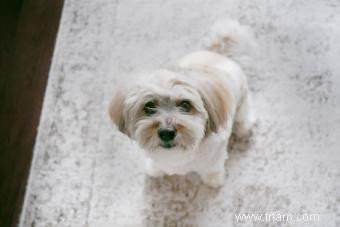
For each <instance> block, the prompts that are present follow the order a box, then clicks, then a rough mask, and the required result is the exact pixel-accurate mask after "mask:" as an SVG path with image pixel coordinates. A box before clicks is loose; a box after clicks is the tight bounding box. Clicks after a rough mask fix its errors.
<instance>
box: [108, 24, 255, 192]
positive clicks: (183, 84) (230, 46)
mask: <svg viewBox="0 0 340 227" xmlns="http://www.w3.org/2000/svg"><path fill="white" fill-rule="evenodd" d="M254 48H255V41H254V38H253V35H252V34H251V32H250V31H249V29H248V28H247V27H245V26H242V25H240V24H239V23H238V22H237V21H233V20H225V21H220V22H217V23H216V24H215V25H214V26H213V28H212V31H211V32H210V33H209V37H208V41H207V48H206V49H207V50H204V51H198V52H194V53H190V54H189V55H186V56H184V57H183V58H181V59H180V60H179V61H178V62H177V63H176V64H174V65H172V66H170V67H166V68H163V69H160V70H158V71H156V72H153V73H150V74H147V75H142V76H140V77H139V78H138V79H137V80H138V81H134V82H131V84H130V85H129V86H128V87H125V89H122V87H120V88H117V89H116V93H115V95H114V97H113V100H112V102H111V105H110V110H109V111H110V116H111V119H112V121H113V122H114V123H115V125H116V126H117V127H118V129H119V130H120V131H121V132H123V133H125V134H127V135H128V136H129V137H130V138H132V139H134V140H136V141H137V143H138V144H139V145H140V146H141V147H142V148H143V149H144V150H145V154H146V170H147V173H148V174H149V175H150V176H153V177H158V176H162V175H164V174H170V175H171V174H186V173H188V172H191V171H194V172H196V173H198V174H199V175H200V176H201V178H202V180H203V182H204V183H206V184H208V185H210V186H212V187H218V186H221V185H223V182H224V177H225V169H224V162H225V160H226V159H227V157H228V153H227V145H228V140H229V137H230V135H231V133H232V131H233V132H234V133H235V134H236V135H237V136H244V135H246V134H247V133H248V132H249V130H250V129H251V126H252V125H253V123H254V119H253V117H252V114H251V113H250V110H249V103H250V94H249V90H248V85H247V79H246V75H245V73H244V72H245V70H243V67H244V66H246V65H248V66H249V64H250V62H251V57H250V54H249V51H251V50H253V49H254ZM248 66H247V67H248ZM117 87H118V86H117Z"/></svg>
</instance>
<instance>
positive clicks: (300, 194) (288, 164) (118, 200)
mask: <svg viewBox="0 0 340 227" xmlns="http://www.w3.org/2000/svg"><path fill="white" fill-rule="evenodd" d="M225 17H232V18H236V19H238V20H240V21H241V22H242V23H244V24H247V25H250V26H251V27H252V28H253V30H254V31H255V33H256V35H257V37H258V41H259V46H260V56H261V57H260V58H259V62H261V64H262V69H261V70H260V73H258V74H256V75H251V76H249V83H250V87H251V90H252V91H253V93H254V100H255V103H254V106H255V112H256V114H257V116H258V118H259V119H258V126H257V128H256V129H255V130H254V136H253V137H252V138H251V140H250V142H249V144H248V146H245V147H243V146H241V145H242V144H239V145H237V144H235V146H233V149H232V151H230V159H229V160H228V161H227V162H226V170H227V176H226V183H225V186H224V187H223V188H221V189H220V190H213V189H210V188H209V187H207V186H204V185H202V184H201V182H200V179H199V177H197V176H196V175H194V174H193V175H190V176H187V177H176V176H172V177H165V178H163V179H158V180H153V179H150V178H148V177H146V176H145V175H144V174H143V159H142V156H141V152H140V150H139V149H138V147H137V145H136V144H135V143H132V142H131V141H130V140H129V139H128V138H127V137H125V136H123V135H122V134H120V133H118V132H116V131H114V130H113V127H112V126H111V123H110V121H109V117H108V115H107V105H108V103H109V101H110V98H111V94H112V89H113V85H114V83H115V82H116V81H118V80H120V79H122V78H130V79H133V76H134V72H137V71H140V70H143V71H147V70H152V69H156V68H157V67H159V66H160V65H162V64H166V63H168V62H169V61H175V60H176V59H177V58H178V57H180V56H182V55H184V54H187V53H189V52H190V51H194V50H198V49H199V48H200V45H201V40H202V36H203V34H204V33H205V32H206V31H207V30H208V28H209V27H210V25H211V24H212V23H213V22H214V21H215V20H216V19H220V18H225ZM339 56H340V2H339V1H338V0H309V1H292V0H277V1H264V0H244V1H231V0H227V1H223V0H215V1H205V0H190V1H183V0H171V1H161V0H141V1H130V0H129V1H113V0H96V1H93V0H82V1H81V0H66V3H65V6H64V11H63V16H62V21H61V26H60V31H59V34H58V40H57V46H56V52H55V55H54V59H53V67H52V69H51V72H50V78H49V83H48V88H47V92H46V98H45V102H44V108H43V114H42V118H41V124H40V127H39V136H38V139H37V142H36V146H35V151H34V152H35V154H34V155H35V158H34V162H33V166H32V170H31V176H30V182H29V186H28V192H27V195H26V202H25V207H24V212H23V214H22V220H21V226H22V227H26V226H27V227H37V226H39V227H64V226H65V227H66V226H71V227H73V226H74V227H78V226H79V227H84V226H86V227H111V226H112V227H120V226H122V227H132V226H133V227H140V226H146V227H153V226H169V227H170V226H171V227H175V226H176V227H189V226H203V227H222V226H223V227H228V226H327V227H335V226H340V173H339V169H340V167H339V166H340V154H339V152H340V75H339V74H340V57H339ZM266 212H270V213H273V212H277V213H282V214H283V213H290V214H298V213H302V214H304V213H314V214H319V215H320V221H319V222H299V223H296V222H295V223H293V222H248V223H247V222H243V223H238V222H237V221H236V219H235V217H234V214H235V213H237V214H238V213H266Z"/></svg>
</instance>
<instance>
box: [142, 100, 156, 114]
mask: <svg viewBox="0 0 340 227" xmlns="http://www.w3.org/2000/svg"><path fill="white" fill-rule="evenodd" d="M144 112H145V114H146V115H148V116H150V115H152V114H154V113H156V104H155V103H154V102H153V101H150V102H147V103H145V105H144Z"/></svg>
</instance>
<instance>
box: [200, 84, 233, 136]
mask: <svg viewBox="0 0 340 227" xmlns="http://www.w3.org/2000/svg"><path fill="white" fill-rule="evenodd" d="M224 84H225V83H224V82H222V81H220V80H219V79H218V78H215V77H207V78H203V79H202V80H200V82H199V85H198V88H197V89H198V92H199V93H200V95H201V98H202V100H203V103H204V107H205V109H206V111H207V112H208V121H207V126H206V134H209V133H210V132H217V131H218V129H219V128H220V127H223V126H225V124H226V123H227V120H228V118H229V111H230V107H231V105H232V97H231V95H230V93H229V91H228V87H226V86H225V85H224Z"/></svg>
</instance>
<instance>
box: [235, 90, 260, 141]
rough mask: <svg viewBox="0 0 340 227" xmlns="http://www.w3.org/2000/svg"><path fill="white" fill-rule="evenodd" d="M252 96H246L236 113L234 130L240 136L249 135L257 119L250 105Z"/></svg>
mask: <svg viewBox="0 0 340 227" xmlns="http://www.w3.org/2000/svg"><path fill="white" fill-rule="evenodd" d="M250 98H251V97H250V96H249V94H247V95H246V96H245V97H244V99H243V100H242V103H241V104H240V106H239V108H238V110H237V113H236V117H235V123H234V128H233V132H234V133H235V135H236V136H237V137H238V138H242V137H246V136H249V135H250V133H251V129H252V127H253V125H254V124H255V121H256V119H255V115H254V113H253V112H252V110H251V107H250Z"/></svg>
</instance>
